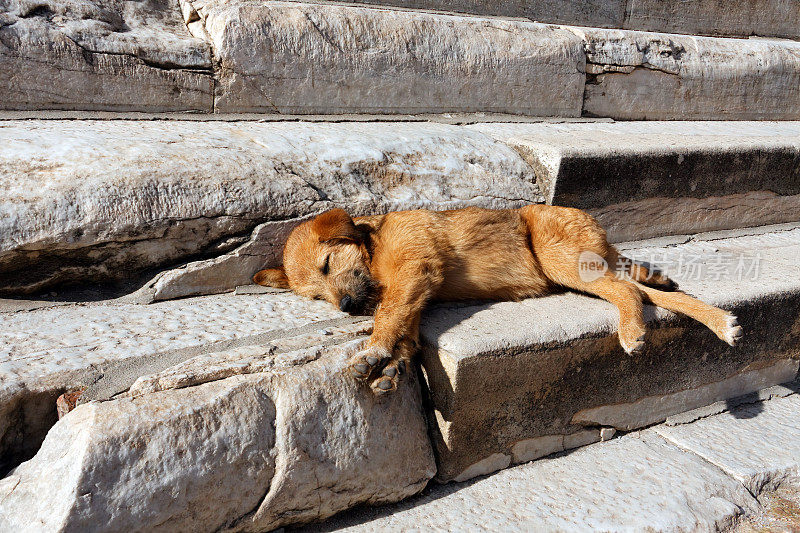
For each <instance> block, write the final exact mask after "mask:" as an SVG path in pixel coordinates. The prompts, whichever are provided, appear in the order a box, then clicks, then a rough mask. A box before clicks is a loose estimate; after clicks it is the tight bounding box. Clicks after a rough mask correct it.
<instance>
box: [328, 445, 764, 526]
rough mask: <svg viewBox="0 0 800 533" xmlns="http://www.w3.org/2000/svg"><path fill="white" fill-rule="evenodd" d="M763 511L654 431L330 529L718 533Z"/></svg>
mask: <svg viewBox="0 0 800 533" xmlns="http://www.w3.org/2000/svg"><path fill="white" fill-rule="evenodd" d="M757 509H758V503H757V502H756V500H755V499H754V498H753V497H752V496H751V495H750V494H749V493H748V492H747V491H746V490H745V489H744V487H743V486H742V485H741V484H740V483H738V482H737V481H735V480H734V479H732V478H730V477H728V476H726V475H725V474H724V473H723V472H721V471H720V470H719V469H717V468H716V467H714V466H713V465H711V464H709V463H707V462H705V461H703V460H702V459H700V458H699V457H697V456H696V455H694V454H692V453H690V452H686V451H683V450H680V449H678V448H677V447H675V446H673V445H671V444H669V443H667V442H666V441H665V440H663V439H661V438H660V437H659V436H658V435H656V434H654V433H652V432H650V431H645V432H642V433H634V434H630V435H626V436H624V437H622V438H618V439H614V440H611V441H608V442H604V443H600V444H595V445H592V446H589V447H587V448H582V449H580V450H577V451H575V452H573V453H570V454H567V455H564V456H560V457H556V458H552V459H543V460H540V461H536V462H533V463H530V464H526V465H521V466H517V467H514V468H509V469H507V470H503V471H502V472H498V473H496V474H494V475H492V476H489V477H486V478H483V479H480V480H477V481H474V482H473V483H470V484H460V485H453V484H448V485H432V486H431V487H430V488H429V489H428V490H427V491H426V492H425V494H424V495H422V496H419V497H417V498H412V499H410V500H408V501H406V502H402V503H400V504H397V505H393V506H389V507H385V508H383V509H375V510H371V509H366V510H361V511H358V512H351V513H346V514H343V515H341V516H339V517H336V518H334V519H333V520H331V521H330V522H328V523H327V524H325V525H324V528H323V529H322V530H323V531H347V532H360V531H404V530H423V531H454V530H458V531H490V532H497V533H500V532H506V531H512V532H517V531H519V532H525V531H531V530H534V531H630V530H640V529H642V528H650V529H652V530H655V531H681V532H683V531H685V532H689V531H718V530H720V529H723V528H724V527H726V526H730V525H732V523H733V522H734V520H735V519H736V518H737V517H739V516H740V515H741V514H742V513H743V512H754V511H756V510H757ZM316 531H320V528H319V527H317V528H316Z"/></svg>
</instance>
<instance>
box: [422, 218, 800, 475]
mask: <svg viewBox="0 0 800 533" xmlns="http://www.w3.org/2000/svg"><path fill="white" fill-rule="evenodd" d="M626 253H627V254H628V255H630V256H632V257H634V258H638V259H640V260H644V261H650V262H653V258H654V257H656V258H658V260H657V264H660V265H662V266H663V267H664V270H666V271H667V272H668V273H669V272H670V271H672V274H673V276H674V277H676V278H677V280H678V282H679V283H680V284H681V287H682V288H683V289H684V290H686V291H687V292H689V293H690V294H694V295H696V296H698V297H700V298H702V299H704V300H706V301H708V302H710V303H714V304H716V305H720V306H722V307H724V308H726V309H730V310H732V311H734V312H735V313H736V314H737V315H738V316H739V321H740V323H741V324H742V326H743V328H744V330H745V337H744V339H743V341H742V343H741V344H740V345H739V346H737V347H736V348H731V347H729V346H728V345H727V344H725V343H723V342H722V341H720V340H719V339H718V338H717V337H716V336H715V335H713V334H712V333H711V332H710V331H708V330H707V329H706V328H705V327H703V326H701V325H700V324H697V323H695V322H693V321H691V320H689V319H686V318H680V319H679V318H677V317H675V316H674V315H672V314H670V313H667V312H666V311H664V310H658V311H657V312H656V310H654V309H653V308H648V313H649V315H648V316H649V321H650V324H649V326H650V331H649V333H648V334H647V336H646V337H645V343H646V344H645V349H644V351H643V352H642V353H641V354H637V355H635V356H628V355H626V354H625V353H624V352H623V351H622V349H621V348H620V347H619V343H618V340H617V336H616V334H615V330H616V322H617V319H616V316H617V312H616V310H615V308H614V307H613V306H612V305H611V304H609V303H607V302H604V301H601V300H597V299H592V298H589V297H587V296H581V295H578V294H566V295H558V296H548V297H545V298H535V299H531V300H526V301H523V302H503V303H495V304H485V305H466V306H465V305H460V306H454V305H442V306H439V307H436V308H434V309H432V310H431V311H430V312H429V313H427V314H426V315H425V317H424V319H423V322H422V330H421V331H422V338H423V345H424V346H423V367H424V369H425V373H426V376H427V380H428V388H429V390H430V394H431V398H432V415H431V416H430V417H429V420H430V421H431V425H432V431H433V435H434V444H435V446H436V450H437V458H438V460H439V471H438V474H437V476H438V478H439V479H441V480H444V481H446V480H452V479H457V480H464V479H466V478H467V477H471V476H474V475H480V474H486V473H488V472H489V471H491V469H492V468H494V469H497V468H501V467H503V465H504V464H506V463H509V462H511V461H514V460H516V461H525V460H530V459H532V458H535V457H537V456H539V455H540V454H544V453H546V452H549V453H552V452H553V451H559V449H563V448H566V447H567V442H568V441H571V442H573V443H575V441H576V440H577V441H579V440H582V439H583V438H584V437H583V435H576V434H579V432H582V431H583V430H584V429H587V428H591V429H593V431H594V432H595V434H597V433H598V430H597V428H598V427H601V426H610V427H614V428H615V429H621V430H626V431H628V430H631V429H636V428H638V427H642V426H647V425H650V424H654V423H658V422H661V421H663V420H664V419H665V418H666V417H668V416H670V415H671V414H675V413H679V412H683V411H687V410H689V409H693V408H696V407H699V406H702V405H707V404H710V403H713V402H716V401H719V400H724V399H726V398H731V397H734V396H739V395H742V394H747V393H750V392H753V391H755V390H758V389H761V388H765V387H768V386H771V385H774V384H776V383H781V382H786V381H791V380H793V379H794V377H795V376H796V375H797V370H798V354H799V353H800V337H798V334H797V331H798V330H797V323H798V320H799V319H798V317H800V285H798V282H797V279H798V264H799V263H798V258H800V230H798V229H797V228H796V227H795V228H794V229H790V230H788V229H787V230H778V231H774V232H772V233H762V234H756V235H753V234H748V232H742V234H741V236H738V237H733V236H731V237H728V238H719V237H717V238H709V239H708V240H696V241H690V242H688V243H686V244H683V245H674V246H668V247H648V248H642V249H639V250H636V249H631V250H627V251H626ZM737 254H738V255H737ZM742 254H744V255H742ZM695 256H697V257H696V259H692V258H694V257H695ZM727 256H732V260H733V261H736V260H738V258H739V257H740V256H742V257H744V259H745V261H752V260H753V258H756V257H758V268H757V277H755V278H752V277H745V278H743V279H739V278H737V276H736V274H735V266H736V263H734V264H732V265H730V267H729V268H730V270H729V271H727V273H726V271H724V270H723V271H721V272H719V276H716V275H715V274H713V272H716V271H712V270H708V271H706V270H703V271H702V272H701V273H705V274H704V275H702V276H701V277H700V278H698V279H695V276H696V275H697V274H696V273H688V272H687V271H686V270H681V269H678V270H677V271H676V268H677V265H678V264H679V261H680V260H681V259H682V260H683V262H684V264H686V263H687V262H689V261H690V260H692V261H694V262H696V263H697V264H700V265H710V264H713V263H714V262H715V261H716V262H718V261H719V258H721V257H727ZM748 258H749V259H748ZM751 275H752V274H751ZM715 278H716V279H715ZM767 331H768V332H769V334H768V335H765V334H764V332H767ZM559 436H563V441H561V440H559ZM587 438H588V437H587ZM593 439H594V440H597V439H599V435H597V437H593ZM590 440H591V439H590Z"/></svg>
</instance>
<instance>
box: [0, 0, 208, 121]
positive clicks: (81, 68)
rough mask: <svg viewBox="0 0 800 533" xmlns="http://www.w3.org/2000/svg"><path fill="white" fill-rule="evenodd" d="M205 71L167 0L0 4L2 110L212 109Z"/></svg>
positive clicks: (199, 46) (198, 49) (197, 45)
mask: <svg viewBox="0 0 800 533" xmlns="http://www.w3.org/2000/svg"><path fill="white" fill-rule="evenodd" d="M211 68H212V65H211V50H210V48H209V46H208V44H207V43H205V42H204V41H203V40H200V39H197V38H195V37H192V35H191V34H190V33H189V31H188V30H187V28H186V26H185V25H184V23H183V20H182V19H181V16H180V11H179V10H178V8H177V6H176V5H173V4H172V2H168V1H166V0H145V1H140V2H126V1H121V0H112V1H104V2H99V1H92V0H89V1H79V0H68V1H51V0H36V1H33V0H3V1H2V2H0V91H2V92H3V104H2V107H3V108H4V109H93V110H117V111H126V110H139V109H148V110H150V111H185V110H196V111H206V112H210V111H211V110H212V105H213V101H212V93H213V80H212V76H211Z"/></svg>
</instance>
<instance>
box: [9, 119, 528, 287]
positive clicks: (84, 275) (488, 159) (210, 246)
mask: <svg viewBox="0 0 800 533" xmlns="http://www.w3.org/2000/svg"><path fill="white" fill-rule="evenodd" d="M0 169H3V172H2V173H0V190H3V191H4V194H3V196H2V197H1V198H0V280H2V281H0V291H4V292H7V293H10V292H16V293H19V292H30V291H36V290H41V289H43V288H45V287H47V286H51V285H53V284H57V283H63V282H67V281H84V282H85V281H89V280H92V281H95V280H98V281H99V280H114V279H116V280H119V279H128V278H130V277H131V276H133V275H135V274H136V273H137V272H139V271H142V270H143V269H146V268H153V267H158V266H162V265H165V264H170V263H172V264H174V263H175V262H177V261H180V260H181V259H183V258H186V257H191V256H197V255H198V254H207V255H217V254H220V253H224V252H226V251H228V250H231V249H232V248H234V247H235V246H236V245H238V244H240V243H241V242H242V240H246V239H247V235H249V233H250V231H251V230H252V229H253V228H254V227H255V226H256V225H258V224H259V223H261V222H264V221H268V220H286V219H291V218H294V217H301V216H304V215H308V214H312V213H317V212H321V211H322V210H324V209H327V208H330V207H334V206H340V207H344V208H346V209H348V210H349V211H351V213H352V214H354V215H355V214H366V213H374V212H382V211H388V210H397V209H404V208H419V207H431V208H455V207H464V206H468V205H478V206H484V207H512V206H519V205H522V204H525V203H532V202H539V201H541V196H540V194H539V192H538V188H537V186H536V185H535V183H534V181H535V180H534V177H533V174H532V171H531V169H530V167H529V166H528V165H527V164H526V163H525V162H524V161H523V160H522V158H521V157H520V156H519V154H517V153H516V152H515V151H514V150H513V149H511V148H509V147H508V146H506V145H504V144H501V143H498V142H496V141H494V140H493V139H490V138H488V137H486V136H484V135H482V134H480V133H476V132H470V131H465V130H463V129H461V128H458V127H456V126H449V125H444V124H432V123H343V124H333V123H306V122H300V123H257V122H234V123H224V122H169V123H166V122H150V121H147V122H139V121H130V122H129V121H80V122H63V121H36V122H28V121H8V122H2V123H0ZM231 237H236V238H235V239H233V240H230V238H231ZM242 237H243V238H242ZM265 259H266V258H265ZM243 270H250V271H248V272H246V273H245V274H246V275H247V276H249V275H251V274H252V273H253V272H252V271H251V270H252V265H250V267H248V268H245V269H243ZM237 283H238V284H241V282H240V281H239V280H237V281H236V282H235V284H237ZM235 284H234V285H231V286H230V287H229V288H231V289H232V288H233V286H235Z"/></svg>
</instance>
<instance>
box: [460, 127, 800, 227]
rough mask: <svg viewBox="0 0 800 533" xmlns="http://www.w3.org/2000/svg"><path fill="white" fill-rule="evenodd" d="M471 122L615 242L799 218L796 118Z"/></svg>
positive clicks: (551, 197) (551, 195)
mask: <svg viewBox="0 0 800 533" xmlns="http://www.w3.org/2000/svg"><path fill="white" fill-rule="evenodd" d="M466 127H467V128H468V129H471V130H474V131H478V132H481V133H484V134H486V135H489V136H491V137H493V138H495V139H497V140H498V141H501V142H504V143H507V144H509V145H510V146H512V147H514V148H515V149H516V150H518V151H519V152H520V154H521V155H522V156H523V157H524V158H525V160H526V161H527V162H528V163H529V164H530V165H531V166H532V167H533V168H534V170H535V172H536V179H537V183H538V184H539V187H540V188H541V189H542V192H543V194H544V195H545V198H546V199H547V202H548V203H549V204H553V205H563V206H568V207H577V208H579V209H585V210H588V211H589V212H590V213H591V214H592V215H594V216H595V217H596V218H597V219H598V221H599V222H600V224H601V225H602V226H603V227H604V228H605V229H606V231H607V232H608V235H609V238H610V239H611V240H612V241H617V242H619V241H627V240H637V239H647V238H651V237H658V236H662V235H676V234H689V233H696V232H701V231H712V230H721V229H733V228H740V227H746V226H761V225H766V224H777V223H783V222H794V221H797V220H798V213H800V123H798V122H791V121H788V122H690V121H687V122H661V121H653V122H644V123H637V122H614V123H582V124H475V125H470V126H466ZM621 177H624V179H621Z"/></svg>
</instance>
